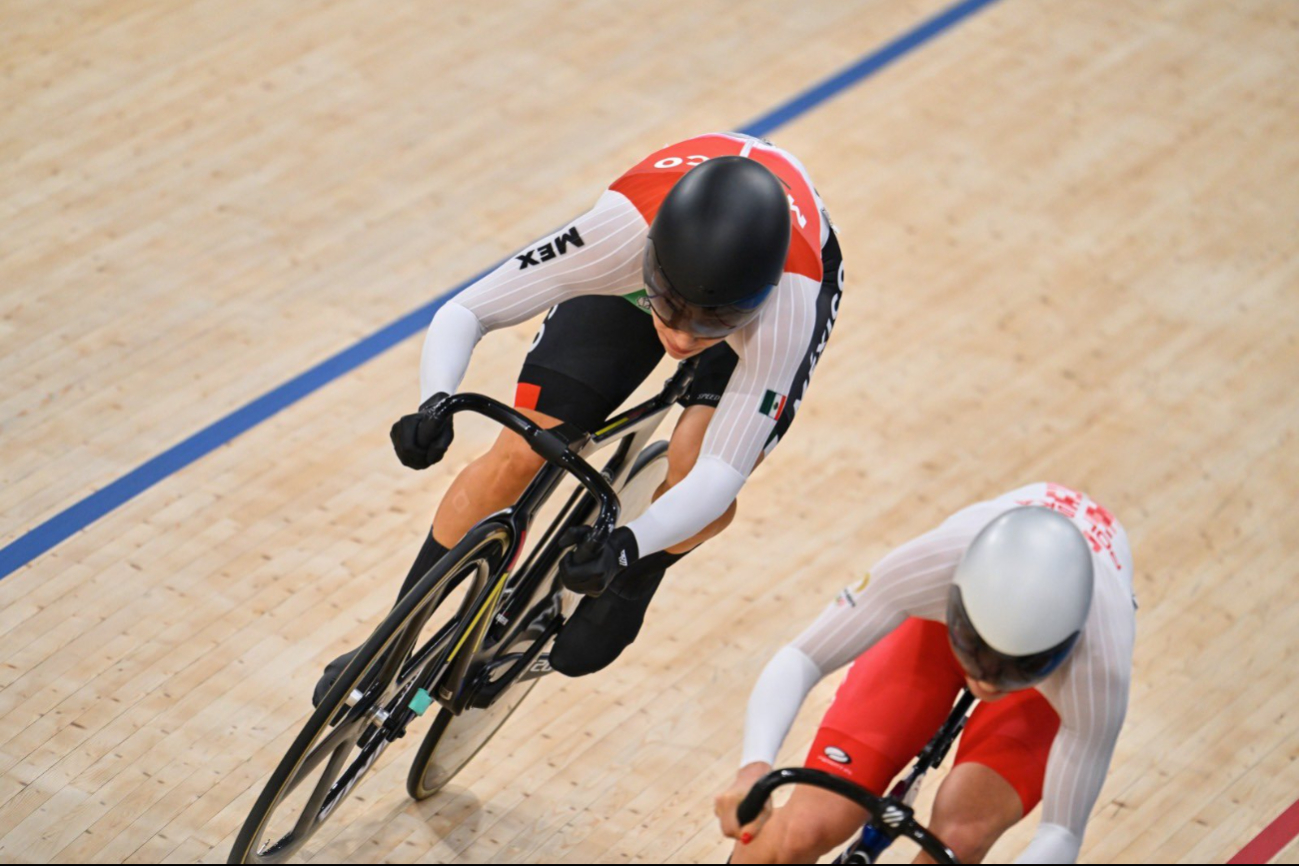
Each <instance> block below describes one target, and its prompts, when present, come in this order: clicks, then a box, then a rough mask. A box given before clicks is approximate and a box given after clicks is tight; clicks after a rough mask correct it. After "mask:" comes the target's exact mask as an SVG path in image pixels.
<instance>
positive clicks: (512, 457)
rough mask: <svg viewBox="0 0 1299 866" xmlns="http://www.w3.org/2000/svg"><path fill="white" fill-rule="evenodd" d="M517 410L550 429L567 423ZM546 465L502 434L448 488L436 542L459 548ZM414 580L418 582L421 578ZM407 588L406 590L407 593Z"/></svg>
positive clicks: (437, 517) (436, 520)
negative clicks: (476, 528)
mask: <svg viewBox="0 0 1299 866" xmlns="http://www.w3.org/2000/svg"><path fill="white" fill-rule="evenodd" d="M516 403H517V401H516ZM516 408H518V410H519V411H520V412H521V413H522V414H524V415H525V416H527V417H528V418H529V419H530V420H532V421H534V422H536V423H537V424H540V425H541V426H542V427H545V428H547V429H549V428H551V427H557V426H559V425H560V424H562V423H563V422H562V421H561V420H560V419H558V418H555V417H554V416H552V415H547V414H546V413H544V412H538V411H536V410H535V409H527V408H523V407H521V406H517V405H516ZM544 463H545V461H544V460H543V459H542V458H541V457H540V456H539V455H538V454H537V453H536V452H535V451H533V450H532V449H531V448H530V447H528V444H527V443H526V442H524V441H523V438H522V437H520V436H519V435H518V434H516V433H512V432H510V431H509V430H502V431H501V434H500V435H499V436H497V437H496V441H495V442H493V443H492V446H491V447H490V448H489V449H487V451H486V452H485V453H484V454H482V455H481V456H480V457H478V458H477V459H476V460H474V461H473V462H472V463H470V464H469V465H468V466H466V467H465V468H464V469H462V470H461V471H460V474H459V475H457V476H456V478H455V480H454V481H452V482H451V486H450V487H449V488H447V492H446V494H445V495H444V496H443V497H442V502H441V504H440V505H439V506H438V510H437V513H436V515H435V516H434V517H433V532H432V536H433V540H434V541H436V542H437V544H438V545H439V546H440V547H441V548H443V549H444V550H446V549H450V548H451V547H453V546H455V544H456V542H458V541H459V540H460V539H461V538H462V537H464V534H465V533H466V532H468V531H469V530H470V529H471V528H473V526H474V524H475V523H477V522H478V521H480V520H482V519H483V518H484V517H486V516H487V515H489V514H494V513H495V512H497V511H500V510H501V509H502V508H505V507H506V506H508V505H511V504H513V503H514V502H515V500H517V499H518V498H519V496H520V495H521V494H522V493H523V491H524V489H525V488H526V487H527V486H528V482H529V481H531V480H532V478H533V476H535V475H536V474H537V471H538V470H539V469H541V467H542V465H543V464H544ZM434 561H436V559H435V560H434ZM421 574H422V572H421ZM414 577H415V580H418V579H419V577H420V575H418V574H417V575H414ZM407 588H408V587H403V592H405V590H406V589H407Z"/></svg>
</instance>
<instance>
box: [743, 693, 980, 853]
mask: <svg viewBox="0 0 1299 866" xmlns="http://www.w3.org/2000/svg"><path fill="white" fill-rule="evenodd" d="M974 701H975V698H974V695H972V694H970V692H969V691H968V690H962V691H961V695H960V697H959V698H957V700H956V703H955V704H954V705H953V706H952V711H951V713H949V714H948V716H947V721H945V722H943V724H942V726H941V727H939V729H938V731H937V733H935V734H934V736H933V738H932V739H930V741H929V742H928V743H927V744H926V745H925V747H924V748H923V749H921V750H920V754H919V755H917V756H916V762H915V764H914V765H912V767H911V771H910V772H909V773H907V775H906V776H905V777H904V778H902V779H899V780H898V781H897V782H896V783H895V784H894V785H893V788H892V790H890V791H889V794H888V796H887V797H877V796H875V795H874V794H872V793H871V792H870V791H868V790H866V789H865V788H863V787H861V786H860V785H855V784H853V783H852V782H850V781H848V780H847V779H845V778H843V777H841V776H836V775H834V774H832V773H826V772H824V771H822V770H812V769H808V768H806V767H786V768H784V769H779V770H772V771H771V772H770V773H768V774H767V775H765V776H763V777H762V778H761V779H759V780H758V781H757V782H755V783H754V785H753V787H752V788H750V789H749V793H748V794H746V795H745V797H744V799H743V800H741V801H740V805H739V806H737V807H736V810H735V814H736V817H737V818H738V819H739V822H740V826H741V827H743V826H744V825H745V824H748V823H750V822H752V821H754V820H755V819H756V818H757V817H758V815H760V814H761V813H762V810H763V808H764V807H765V806H766V804H767V799H768V798H769V797H770V796H771V793H772V792H773V791H774V790H776V789H777V788H779V787H781V786H783V785H812V786H813V787H817V788H823V789H824V790H827V791H832V792H833V793H835V794H839V795H840V796H842V797H847V798H848V799H849V800H852V801H853V802H854V803H856V804H857V805H858V806H861V807H862V808H863V809H865V810H866V811H867V812H868V813H870V818H869V820H867V821H866V824H865V825H864V826H863V827H862V830H861V833H860V834H859V835H858V837H857V838H856V839H855V840H853V842H852V844H850V845H849V846H848V847H847V848H845V849H844V850H843V851H842V852H840V854H839V856H838V857H836V858H835V860H834V862H835V863H877V862H879V858H880V855H881V854H883V853H884V851H885V850H886V849H887V848H888V847H889V846H890V845H892V844H893V841H894V840H895V839H897V838H899V837H901V838H906V839H910V840H912V841H913V842H915V843H916V844H917V845H919V846H920V848H921V850H923V851H924V852H925V853H926V854H928V855H929V856H930V857H932V858H933V859H934V861H935V862H936V863H957V862H959V861H958V860H957V859H956V855H955V854H953V853H952V851H951V849H950V848H948V847H947V846H946V845H945V844H944V843H943V841H942V840H941V839H939V838H938V837H937V836H935V835H934V834H933V833H930V832H929V830H928V829H926V828H925V827H924V826H923V825H921V824H920V823H919V822H918V821H916V818H915V810H914V809H913V808H912V804H913V803H914V802H915V799H916V795H917V794H918V793H919V791H920V783H921V781H922V780H923V779H924V777H925V774H926V773H928V772H929V771H930V770H932V769H933V768H935V767H937V766H938V765H939V764H941V763H942V762H943V758H945V757H947V753H948V751H950V750H951V748H952V744H953V743H954V742H956V738H957V737H958V736H959V735H960V733H961V731H962V730H963V729H964V728H965V721H966V718H967V717H968V714H969V712H970V708H971V707H972V706H973V705H974Z"/></svg>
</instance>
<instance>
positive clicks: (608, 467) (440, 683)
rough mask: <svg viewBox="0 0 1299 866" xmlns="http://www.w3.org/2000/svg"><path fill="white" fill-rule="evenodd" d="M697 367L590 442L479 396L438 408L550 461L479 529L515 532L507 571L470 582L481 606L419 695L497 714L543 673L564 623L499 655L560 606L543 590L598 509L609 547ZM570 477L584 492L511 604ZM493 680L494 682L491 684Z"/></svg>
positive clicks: (482, 573)
mask: <svg viewBox="0 0 1299 866" xmlns="http://www.w3.org/2000/svg"><path fill="white" fill-rule="evenodd" d="M696 363H697V362H696V361H695V360H694V359H690V360H687V361H684V362H682V363H681V364H680V365H679V366H678V368H677V370H676V372H675V373H674V374H673V376H672V378H670V379H669V380H668V381H667V382H666V383H665V384H664V387H663V389H662V391H660V392H659V394H657V395H656V396H654V397H652V398H650V399H649V400H647V401H645V402H644V403H641V404H640V405H638V406H635V407H632V408H631V409H628V410H627V411H625V412H623V413H621V414H619V415H617V416H615V417H614V418H613V419H611V420H609V421H608V422H607V423H606V424H605V425H604V426H603V427H601V428H600V429H599V430H598V431H596V432H595V433H594V434H591V435H586V434H583V435H581V436H578V437H572V438H569V437H565V436H564V435H563V434H562V433H561V432H559V431H560V430H562V426H561V428H556V430H544V429H542V428H541V427H539V426H538V425H536V424H534V423H533V422H532V421H530V420H528V419H527V418H526V417H524V416H523V415H522V414H520V413H518V412H517V411H515V410H514V409H511V408H509V407H507V406H505V405H504V404H502V403H499V402H497V401H495V400H492V399H490V398H488V397H483V396H481V395H477V394H457V395H454V396H452V397H449V398H447V400H446V401H444V402H443V403H442V404H441V405H440V406H439V411H443V412H445V413H446V414H447V415H451V414H455V413H457V412H463V411H471V412H475V413H478V414H482V415H486V416H487V417H489V418H491V419H492V420H494V421H497V422H498V423H500V424H502V425H503V426H505V427H506V428H507V429H510V430H512V431H514V432H515V433H518V434H519V435H520V436H522V437H523V438H524V439H525V441H527V442H528V444H529V445H530V446H531V447H532V448H533V450H534V451H536V452H537V453H538V454H540V455H541V456H542V457H544V458H545V459H546V465H544V466H543V467H542V468H541V470H540V471H539V472H538V473H537V475H536V476H535V477H534V478H533V479H532V481H531V482H530V483H529V484H528V487H527V488H526V489H525V490H524V492H523V495H522V496H520V497H519V500H518V502H516V503H515V504H514V505H512V506H510V507H508V508H506V509H504V510H503V511H500V512H497V513H496V514H493V515H491V516H489V517H487V518H485V519H484V520H483V521H482V523H480V524H479V525H480V526H481V525H483V524H487V523H494V524H497V525H499V526H501V527H502V528H503V529H504V530H505V532H506V533H507V537H508V539H509V540H508V544H507V546H506V549H505V551H504V553H503V556H502V559H503V561H504V562H505V563H506V566H505V568H502V569H499V570H497V569H483V568H480V569H478V570H477V571H476V572H475V573H474V574H473V575H472V577H471V578H469V579H471V580H472V584H471V586H470V589H469V595H468V598H470V599H472V602H471V603H470V604H468V605H467V606H465V607H464V608H462V609H463V610H466V611H471V612H472V613H470V614H469V615H468V616H467V617H465V618H461V619H460V620H459V621H456V622H454V623H452V624H449V625H451V626H452V627H453V628H454V629H455V631H454V633H453V634H451V636H450V639H449V646H450V653H449V655H448V657H447V659H446V660H445V663H444V664H442V665H440V666H439V665H432V666H429V670H428V671H427V673H428V674H429V675H435V677H436V679H435V681H434V682H433V683H426V682H419V683H416V684H415V687H416V688H424V689H425V690H426V691H427V692H428V694H430V695H431V696H433V698H434V699H435V700H437V702H438V703H440V704H442V705H443V706H444V707H446V708H447V709H449V710H451V711H452V712H454V713H457V714H458V713H461V712H463V711H464V710H465V709H466V708H467V707H469V706H470V705H471V704H472V705H473V706H476V707H486V706H489V705H490V704H491V702H492V701H494V700H495V699H496V698H497V697H499V696H500V694H501V693H502V692H503V691H504V690H505V689H506V688H507V687H508V686H509V685H510V684H511V683H513V682H516V681H518V680H519V679H521V678H524V674H525V673H528V672H529V669H530V668H532V667H534V666H535V665H536V662H537V658H538V656H539V655H540V653H541V650H542V649H543V648H544V647H545V645H546V642H547V641H548V639H549V638H550V637H552V636H553V635H554V634H555V633H556V632H557V631H558V629H559V627H560V626H561V625H562V619H560V618H559V617H556V618H555V621H554V622H552V623H551V624H550V627H549V628H548V629H547V630H546V632H545V633H544V634H542V635H540V636H539V637H538V638H537V639H536V640H534V641H532V643H531V644H530V645H529V646H528V647H527V648H526V649H525V650H523V651H521V652H518V653H512V654H509V655H508V656H506V657H504V658H497V655H498V651H499V650H500V649H501V648H502V647H508V646H509V645H510V644H511V642H513V641H514V639H515V638H517V637H518V636H519V635H520V633H521V632H522V630H523V629H524V628H525V627H526V626H527V625H528V623H529V622H530V621H531V619H532V618H531V617H529V616H527V614H528V613H529V612H530V611H533V610H534V608H535V607H536V605H537V604H539V603H547V602H548V601H549V599H550V598H551V596H552V593H550V592H547V593H545V596H544V598H542V599H541V600H540V601H538V597H539V596H540V595H541V593H540V591H541V590H544V589H549V588H550V587H547V586H545V585H544V584H545V581H546V579H547V578H548V577H550V576H551V575H552V574H553V571H554V568H555V566H556V565H557V564H558V562H559V559H560V557H561V556H562V554H563V553H564V551H565V550H566V549H567V548H566V547H563V546H561V545H559V544H558V543H557V539H558V538H559V536H560V535H561V534H562V533H563V531H564V530H565V529H567V528H568V527H570V526H575V525H578V524H582V523H585V522H586V521H587V520H589V519H590V518H591V513H592V511H595V510H597V509H598V512H597V513H596V515H595V519H594V530H595V535H594V538H596V539H597V540H602V539H603V538H605V537H607V535H608V533H609V532H611V531H612V530H613V528H614V526H615V525H616V523H617V520H618V512H619V502H618V497H617V494H616V493H615V492H614V491H615V490H616V489H617V488H618V487H619V486H620V485H621V484H622V483H623V482H624V481H625V480H626V478H627V476H628V474H629V473H630V472H631V469H632V466H633V464H634V462H635V458H636V456H637V455H638V454H640V452H641V451H642V450H643V449H644V448H645V446H646V445H647V444H648V443H649V441H650V439H651V438H652V437H653V436H654V433H655V431H656V430H657V428H658V425H659V423H660V422H661V421H662V419H663V416H664V415H665V414H666V413H667V411H668V410H669V409H671V408H672V406H673V405H674V404H675V403H676V402H677V400H679V399H680V398H681V397H682V396H683V395H684V394H685V393H686V389H687V388H688V387H689V385H690V382H691V380H692V379H693V378H694V373H695V366H696ZM615 443H616V444H617V446H618V447H617V449H616V451H615V452H614V454H613V455H612V456H611V457H610V459H609V461H608V462H607V463H606V464H605V467H604V469H603V470H602V471H597V470H596V469H594V468H593V467H592V466H591V465H590V463H589V462H588V459H589V458H590V457H591V456H592V455H594V454H596V453H597V452H599V451H601V450H603V449H605V448H607V447H609V446H611V445H614V444H615ZM569 475H572V476H574V477H575V478H576V479H577V481H578V482H579V485H580V486H579V487H578V489H577V490H576V491H575V492H574V494H573V495H572V497H570V499H569V501H568V503H567V504H566V505H565V507H564V509H563V510H562V511H561V513H560V515H559V517H558V518H557V519H556V520H555V521H554V522H553V523H552V524H551V527H550V529H549V531H548V532H547V533H546V535H545V536H544V537H543V538H542V540H541V542H540V543H539V544H537V546H536V547H535V548H534V549H533V551H532V554H531V556H530V557H529V558H528V560H527V561H526V562H525V563H524V565H523V566H522V568H521V569H519V571H518V575H519V576H518V579H517V580H516V581H515V585H514V586H512V587H510V589H509V592H508V597H507V593H506V584H507V583H508V582H509V581H510V578H511V575H512V574H515V565H516V564H517V563H516V560H517V559H518V557H519V554H520V553H521V552H522V548H523V545H524V543H525V541H526V539H527V535H528V531H529V530H530V528H531V524H532V521H533V519H534V517H535V515H536V513H537V511H539V510H540V509H541V507H542V506H543V505H544V504H545V503H546V501H547V500H548V499H549V498H550V497H551V495H552V494H553V493H554V491H555V489H556V487H558V485H559V483H560V482H561V481H562V480H563V479H564V478H565V477H566V476H569ZM493 572H495V573H496V577H495V578H493V577H492V573H493ZM489 635H490V638H491V639H490V640H489V639H488V638H489ZM444 637H445V635H443V634H442V633H439V634H438V635H436V636H435V637H434V638H433V639H432V640H430V641H429V642H428V644H427V646H433V645H441V646H445V645H447V644H444V643H442V640H443V638H444ZM427 660H428V658H427V656H426V655H423V654H421V655H419V656H417V657H416V658H414V659H412V660H411V662H410V663H408V665H407V670H410V669H411V668H412V667H413V666H414V665H417V664H419V665H422V664H424V663H425V662H426V661H427ZM501 667H506V668H507V669H506V671H505V673H503V674H498V675H497V676H494V677H493V676H491V675H492V674H496V673H497V672H498V671H499V669H500V668H501ZM437 668H440V673H439V672H438V671H437V670H435V669H437ZM546 670H548V668H546V669H545V670H538V671H536V672H535V673H536V675H540V674H541V673H545V672H546ZM403 673H404V672H403ZM484 674H487V675H488V676H486V677H484V676H483V675H484ZM484 680H486V682H484Z"/></svg>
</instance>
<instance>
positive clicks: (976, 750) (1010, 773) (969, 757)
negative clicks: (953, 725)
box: [916, 689, 1060, 863]
mask: <svg viewBox="0 0 1299 866" xmlns="http://www.w3.org/2000/svg"><path fill="white" fill-rule="evenodd" d="M1059 727H1060V717H1059V716H1058V715H1057V714H1056V712H1055V710H1054V709H1052V707H1051V705H1050V704H1049V703H1048V702H1047V700H1046V698H1044V697H1042V695H1041V694H1040V693H1039V692H1038V691H1037V690H1036V689H1029V690H1027V691H1022V692H1016V693H1014V694H1010V695H1007V696H1006V697H1004V698H1002V699H1001V700H998V701H996V702H994V703H983V704H980V705H979V706H978V707H977V708H976V709H975V711H974V712H973V713H972V714H971V715H970V721H969V723H968V724H967V725H966V728H965V732H964V733H963V734H962V735H961V743H960V745H959V746H958V748H957V750H956V764H955V766H954V767H953V768H952V772H951V773H950V774H948V776H947V778H946V779H944V780H943V784H942V786H941V787H940V788H939V789H938V795H937V797H936V798H935V799H934V814H933V818H932V819H931V820H930V823H929V829H930V830H932V831H933V832H934V834H935V835H937V836H938V838H940V839H942V840H943V841H944V842H946V843H947V845H948V847H950V848H951V849H952V850H953V852H955V854H956V856H957V858H958V859H960V861H961V862H962V863H978V862H979V861H981V860H982V859H983V857H984V856H985V855H986V854H987V853H988V849H989V848H991V847H992V845H993V843H995V842H996V841H997V839H999V838H1000V837H1001V834H1002V833H1005V832H1006V831H1007V830H1008V829H1010V828H1011V827H1012V826H1014V825H1015V823H1016V822H1017V821H1018V820H1019V819H1020V818H1022V817H1023V816H1024V815H1027V814H1028V813H1029V812H1031V811H1033V808H1034V807H1035V806H1036V805H1037V803H1038V801H1039V800H1041V799H1042V782H1043V779H1044V778H1045V776H1046V762H1047V758H1048V756H1049V755H1050V752H1051V743H1052V742H1054V740H1055V735H1056V732H1057V731H1058V730H1059ZM916 862H918V863H919V862H923V863H928V862H932V861H930V860H927V859H918V860H917V861H916Z"/></svg>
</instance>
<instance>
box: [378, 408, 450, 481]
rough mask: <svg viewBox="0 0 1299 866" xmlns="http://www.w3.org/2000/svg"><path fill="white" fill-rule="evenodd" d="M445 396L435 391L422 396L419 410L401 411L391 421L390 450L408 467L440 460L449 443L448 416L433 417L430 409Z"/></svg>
mask: <svg viewBox="0 0 1299 866" xmlns="http://www.w3.org/2000/svg"><path fill="white" fill-rule="evenodd" d="M446 398H447V395H446V394H444V393H442V392H438V393H437V394H434V395H433V396H432V397H429V398H428V399H427V400H425V401H424V402H423V403H422V404H421V405H420V407H419V411H418V412H415V413H414V414H412V415H403V416H402V417H401V418H399V419H398V420H397V423H395V424H393V425H392V432H391V433H389V436H390V437H391V438H392V447H393V450H394V451H396V452H397V459H398V460H400V461H401V462H402V464H403V465H405V466H409V467H410V468H411V469H427V468H429V467H430V466H432V465H433V464H434V463H437V462H438V461H439V460H441V459H442V458H443V457H444V456H445V455H446V453H447V449H448V448H450V447H451V440H452V438H454V436H455V433H454V431H453V430H452V429H451V417H450V416H447V417H446V418H445V419H442V420H440V421H439V420H437V419H436V418H435V417H434V414H433V410H434V409H435V408H437V405H438V404H439V403H441V402H442V401H443V400H445V399H446Z"/></svg>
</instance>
